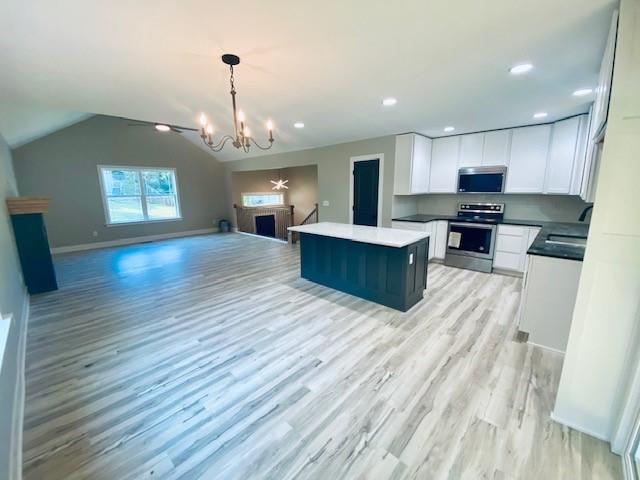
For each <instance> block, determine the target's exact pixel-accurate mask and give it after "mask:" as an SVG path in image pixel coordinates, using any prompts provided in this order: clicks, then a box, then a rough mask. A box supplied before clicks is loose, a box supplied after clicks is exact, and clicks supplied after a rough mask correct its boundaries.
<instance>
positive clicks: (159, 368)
mask: <svg viewBox="0 0 640 480" xmlns="http://www.w3.org/2000/svg"><path fill="white" fill-rule="evenodd" d="M298 257H299V252H298V249H297V247H295V246H290V245H286V244H281V243H277V242H272V241H269V240H264V239H260V238H252V237H248V236H242V235H238V234H223V235H209V236H201V237H191V238H184V239H176V240H169V241H164V242H157V243H150V244H144V245H138V246H127V247H121V248H116V249H106V250H96V251H90V252H82V253H75V254H67V255H61V256H57V257H56V258H55V264H56V270H57V273H58V278H59V283H60V287H61V288H60V290H59V291H57V292H53V293H50V294H44V295H39V296H34V297H33V298H32V304H31V319H30V324H29V334H28V350H27V401H26V415H25V432H24V477H25V478H26V479H38V480H39V479H53V480H55V479H65V480H67V479H77V478H90V479H104V480H115V479H118V480H119V479H129V478H149V477H151V478H179V479H195V478H204V479H217V478H221V479H246V478H269V479H289V478H318V479H331V480H335V479H338V478H349V479H351V478H368V479H405V478H407V479H408V478H420V479H440V478H450V479H458V478H469V479H477V478H496V479H512V478H517V479H545V480H546V479H556V478H557V479H569V478H571V479H577V478H594V479H595V478H597V479H606V478H620V476H621V474H620V470H619V459H618V457H616V456H615V455H612V454H611V453H610V452H609V450H608V445H607V444H605V443H604V442H601V441H598V440H595V439H593V438H591V437H588V436H586V435H582V434H580V433H577V432H575V431H573V430H570V429H568V428H565V427H562V426H560V425H559V424H556V423H554V422H553V421H551V420H550V419H549V413H550V410H551V408H552V405H553V401H554V396H555V393H556V387H557V384H558V380H559V375H560V369H561V362H562V358H561V356H560V355H557V354H553V353H551V352H547V351H542V350H540V349H537V348H532V347H530V346H527V345H526V344H522V343H518V342H516V341H515V340H514V338H515V314H516V310H517V306H518V301H519V297H520V294H519V292H520V280H519V279H516V278H512V277H507V276H500V275H487V274H482V273H476V272H471V271H467V270H459V269H453V268H448V267H444V266H442V265H430V267H429V268H430V271H429V283H428V289H427V294H426V298H425V299H424V300H423V301H422V302H421V303H419V304H418V305H416V306H415V307H414V308H413V309H412V310H410V311H409V312H407V313H401V312H397V311H395V310H391V309H388V308H386V307H382V306H379V305H377V304H374V303H370V302H367V301H364V300H360V299H358V298H356V297H352V296H349V295H346V294H343V293H340V292H336V291H334V290H331V289H328V288H325V287H322V286H319V285H316V284H313V283H310V282H307V281H305V280H302V279H300V278H299V270H298V269H299V261H298Z"/></svg>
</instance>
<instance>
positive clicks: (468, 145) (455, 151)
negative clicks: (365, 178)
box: [394, 115, 590, 195]
mask: <svg viewBox="0 0 640 480" xmlns="http://www.w3.org/2000/svg"><path fill="white" fill-rule="evenodd" d="M589 119H590V116H589V115H578V116H575V117H571V118H567V119H565V120H560V121H558V122H555V123H553V124H545V125H533V126H529V127H519V128H511V129H503V130H494V131H489V132H480V133H472V134H468V135H454V136H451V137H440V138H436V139H434V140H430V139H428V138H426V137H423V136H420V135H416V134H405V135H397V136H396V162H395V178H394V194H396V195H412V194H420V193H456V192H457V186H458V169H459V168H464V167H479V166H483V167H485V166H506V167H507V181H506V185H505V193H544V194H553V195H580V194H581V190H583V189H584V171H585V158H587V156H588V152H587V146H588V133H589V131H590V129H589ZM587 167H588V165H587Z"/></svg>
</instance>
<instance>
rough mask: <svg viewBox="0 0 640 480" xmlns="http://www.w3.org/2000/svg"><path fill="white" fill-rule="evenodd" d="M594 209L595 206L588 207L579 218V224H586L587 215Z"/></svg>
mask: <svg viewBox="0 0 640 480" xmlns="http://www.w3.org/2000/svg"><path fill="white" fill-rule="evenodd" d="M592 208H593V205H589V206H588V207H586V208H585V209H584V210H583V211H582V213H581V214H580V216H579V217H578V221H579V222H584V219H585V218H587V213H588V212H589V210H591V209H592Z"/></svg>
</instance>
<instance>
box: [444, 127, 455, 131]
mask: <svg viewBox="0 0 640 480" xmlns="http://www.w3.org/2000/svg"><path fill="white" fill-rule="evenodd" d="M455 129H456V128H455V127H444V131H445V132H453V131H454V130H455Z"/></svg>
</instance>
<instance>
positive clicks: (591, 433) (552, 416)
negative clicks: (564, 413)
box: [551, 412, 610, 443]
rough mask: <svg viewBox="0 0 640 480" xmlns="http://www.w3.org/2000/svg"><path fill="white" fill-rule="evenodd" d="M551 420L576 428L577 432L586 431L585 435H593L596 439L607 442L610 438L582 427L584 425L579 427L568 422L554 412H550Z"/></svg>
mask: <svg viewBox="0 0 640 480" xmlns="http://www.w3.org/2000/svg"><path fill="white" fill-rule="evenodd" d="M551 420H553V421H554V422H557V423H560V424H562V425H564V426H566V427H569V428H572V429H573V430H577V431H578V432H582V433H586V434H587V435H589V436H591V437H593V438H597V439H598V440H602V441H603V442H607V443H609V441H610V439H609V438H607V437H605V436H604V435H601V434H600V433H598V432H594V431H593V430H589V429H588V428H584V427H579V426H578V425H576V424H575V423H573V422H568V421H566V420H564V419H562V418H560V417H559V416H558V415H556V413H555V412H551Z"/></svg>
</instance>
